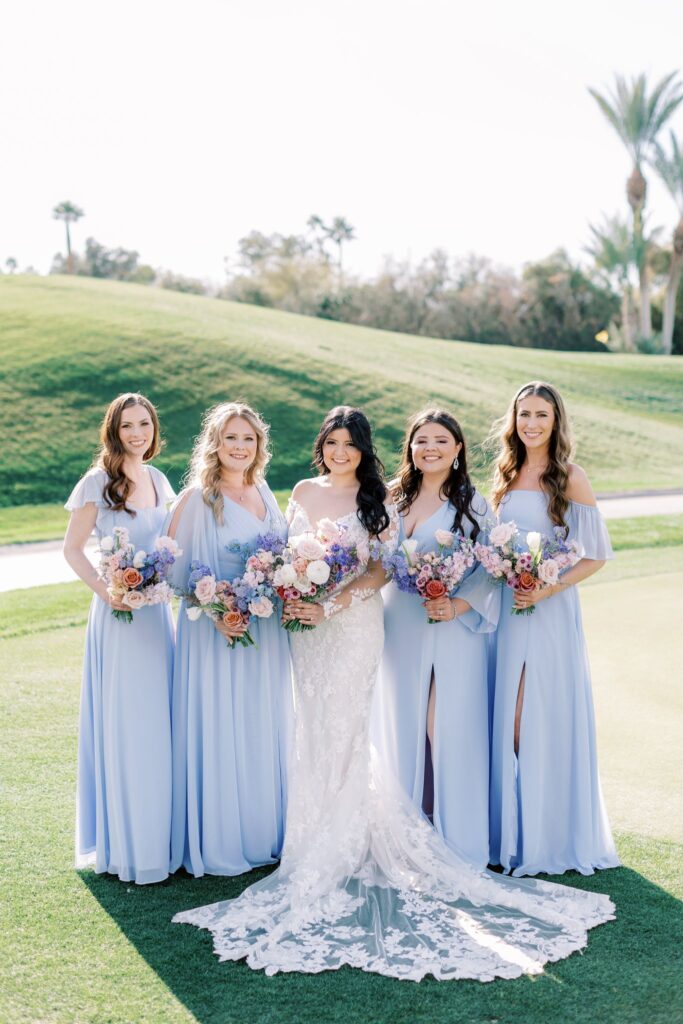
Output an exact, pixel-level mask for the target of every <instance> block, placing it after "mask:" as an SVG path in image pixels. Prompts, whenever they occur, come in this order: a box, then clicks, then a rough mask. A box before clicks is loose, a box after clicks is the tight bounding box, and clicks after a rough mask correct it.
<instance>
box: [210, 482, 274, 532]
mask: <svg viewBox="0 0 683 1024" xmlns="http://www.w3.org/2000/svg"><path fill="white" fill-rule="evenodd" d="M256 490H257V492H258V496H259V498H260V499H261V501H262V502H263V507H264V509H265V512H266V514H265V516H264V517H263V519H261V518H260V517H259V516H257V515H256V513H255V512H252V511H251V509H250V508H247V507H246V505H242V504H241V502H239V501H235V499H234V498H231V497H230V495H229V494H225V492H224V491H221V494H222V496H223V501H225V499H226V498H227V499H228V501H229V502H230V504H231V505H234V506H235V508H241V509H242V511H243V512H246V513H247V514H248V515H250V516H251V517H252V519H255V520H256V522H257V523H260V524H261V526H264V525H265V524H266V523H267V522H268V517H269V516H270V509H269V508H268V505H267V503H266V499H265V498H264V497H263V495H262V494H261V489H260V487H259V486H258V485H257V486H256Z"/></svg>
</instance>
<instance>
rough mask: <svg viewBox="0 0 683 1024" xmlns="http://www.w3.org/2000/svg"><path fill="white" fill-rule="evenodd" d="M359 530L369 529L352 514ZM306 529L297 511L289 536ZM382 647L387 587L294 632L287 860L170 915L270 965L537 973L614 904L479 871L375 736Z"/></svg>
mask: <svg viewBox="0 0 683 1024" xmlns="http://www.w3.org/2000/svg"><path fill="white" fill-rule="evenodd" d="M350 528H351V529H353V530H360V531H362V527H360V524H359V523H358V521H357V519H356V518H355V517H354V518H353V520H352V522H351V527H350ZM308 529H310V524H309V523H308V518H307V516H306V515H305V512H304V510H303V509H301V507H300V506H296V508H295V511H294V516H293V519H292V524H291V528H290V533H295V532H304V531H306V530H308ZM362 532H363V533H364V531H362ZM365 540H366V541H367V535H365ZM382 643H383V612H382V601H381V598H380V596H379V594H377V593H375V594H374V596H370V597H368V598H367V600H364V601H363V602H362V603H360V604H359V603H356V602H354V603H353V604H352V605H351V607H350V608H348V609H346V610H345V611H344V612H343V613H341V614H339V615H336V616H334V617H332V618H330V619H328V620H327V621H325V622H324V623H323V624H322V625H320V626H318V627H317V628H316V629H315V630H313V631H311V632H310V633H298V634H295V635H294V636H293V637H292V658H293V663H294V679H295V700H296V737H295V747H294V754H293V760H292V764H291V766H290V775H289V779H290V782H289V804H288V812H287V830H286V837H285V846H284V850H283V855H282V862H281V864H280V867H279V868H278V869H277V870H276V871H274V872H273V873H272V874H271V875H269V876H268V877H267V878H265V879H262V880H261V881H259V882H257V883H255V884H254V885H252V886H250V887H249V888H248V889H246V890H245V891H244V892H243V893H242V895H241V896H239V897H238V898H237V899H234V900H228V901H226V902H221V903H214V904H211V905H210V906H205V907H199V908H197V909H195V910H188V911H184V912H183V913H180V914H177V915H176V916H175V917H174V918H173V920H174V921H175V922H177V923H185V924H193V925H196V926H197V927H200V928H205V929H207V930H209V931H210V932H211V933H212V935H213V940H214V950H215V952H216V954H217V955H218V956H219V958H220V959H221V960H240V959H242V958H246V961H247V963H248V965H249V966H250V967H252V968H255V969H263V970H265V972H266V973H267V974H275V973H277V972H278V971H299V972H304V973H317V972H319V971H324V970H335V969H337V968H339V967H341V966H343V965H344V964H348V965H349V966H351V967H357V968H360V969H361V970H364V971H373V972H375V973H378V974H383V975H387V976H390V977H394V978H405V979H411V980H413V981H419V980H420V979H421V978H423V977H425V975H428V974H432V975H434V977H435V978H437V979H441V980H446V979H456V978H470V979H477V980H479V981H491V980H493V979H494V978H496V977H499V978H513V977H517V976H519V975H521V974H524V973H527V974H536V973H539V972H540V971H541V970H542V968H543V964H545V963H547V962H549V961H554V960H560V959H562V958H564V957H566V956H569V954H570V953H573V952H574V951H575V950H578V949H581V948H582V947H583V946H585V945H586V941H587V931H588V930H589V929H590V928H593V927H595V926H596V925H599V924H602V923H603V922H605V921H609V920H611V919H612V918H613V917H614V906H613V904H612V902H611V900H610V899H609V897H607V896H604V895H601V894H597V893H590V892H585V891H582V890H577V889H572V888H569V887H567V886H562V885H555V884H552V883H550V882H543V881H540V880H538V879H518V878H508V877H503V876H500V875H495V874H492V873H490V872H488V871H482V870H479V869H478V868H476V867H474V866H473V865H471V864H469V863H468V862H467V861H466V860H464V859H462V858H460V857H458V856H457V855H456V854H454V853H453V852H452V850H450V849H449V848H448V847H447V846H446V845H445V843H444V842H443V840H442V839H441V837H440V836H439V835H438V833H437V832H436V831H435V830H434V829H433V828H432V826H431V825H430V824H429V822H428V821H427V820H426V818H424V816H423V815H422V814H421V813H420V812H419V810H417V809H416V808H415V807H414V805H413V804H412V803H411V801H410V800H409V799H408V797H407V796H406V795H405V794H404V793H403V792H402V791H401V789H400V787H399V786H398V783H396V782H395V781H394V780H393V779H392V778H390V777H389V776H387V774H386V773H385V772H384V769H383V767H382V765H381V764H380V763H379V760H378V758H377V755H376V753H375V751H374V749H373V748H371V747H370V745H369V741H368V722H369V714H370V701H371V697H372V689H373V685H374V681H375V677H376V673H377V668H378V664H379V658H380V655H381V650H382Z"/></svg>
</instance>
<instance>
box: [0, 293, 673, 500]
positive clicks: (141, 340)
mask: <svg viewBox="0 0 683 1024" xmlns="http://www.w3.org/2000/svg"><path fill="white" fill-rule="evenodd" d="M0 357H1V360H0V433H1V434H2V438H3V443H2V448H1V449H0V505H4V506H8V505H21V504H33V503H38V502H49V501H53V502H54V501H61V500H63V499H64V497H65V496H66V495H67V494H68V492H69V489H70V488H71V486H72V485H73V483H74V482H75V480H76V479H77V478H78V477H79V476H80V474H81V473H83V471H84V470H85V469H86V468H87V467H88V465H89V463H90V460H91V457H92V453H93V450H94V448H95V446H96V439H97V428H98V424H99V422H100V420H101V417H102V413H103V410H104V408H105V406H106V404H107V403H108V401H109V400H110V399H111V398H112V397H113V396H115V395H116V394H118V393H119V392H120V391H126V390H138V389H139V390H141V391H144V392H145V393H146V394H147V395H149V397H150V398H152V400H153V401H154V402H155V403H156V405H157V407H158V409H159V412H160V416H161V419H162V427H163V431H164V435H165V437H166V441H167V446H166V450H165V452H164V454H163V457H162V458H161V459H160V461H159V465H160V467H161V468H162V469H164V470H166V471H167V472H168V473H169V475H170V477H171V479H172V481H173V482H174V483H176V484H177V483H178V481H179V479H180V477H181V476H182V474H183V472H184V471H185V468H186V465H187V458H188V453H189V451H190V448H191V445H192V440H193V438H194V437H195V435H196V433H197V431H198V427H199V423H200V418H201V414H202V411H203V410H204V409H205V408H206V407H207V406H208V405H211V404H212V403H214V402H217V401H221V400H226V399H233V398H238V397H239V398H243V399H246V400H247V401H249V402H251V403H252V404H253V405H254V406H256V407H257V408H258V409H259V410H260V411H261V412H262V413H263V414H264V416H265V417H266V418H267V419H268V420H269V422H270V423H271V424H272V428H273V448H274V459H273V463H272V467H271V472H270V476H269V479H270V482H271V484H272V486H274V487H288V486H290V485H291V484H292V483H293V482H294V481H295V480H296V479H298V478H299V477H300V476H301V475H304V474H306V473H307V472H308V464H309V459H310V448H311V443H312V440H313V437H314V435H315V432H316V430H317V428H318V425H319V423H320V419H321V417H322V415H323V414H324V413H325V412H326V411H327V410H328V409H329V408H330V407H331V406H333V405H336V404H338V403H340V402H347V403H350V404H359V405H362V406H363V408H364V409H365V410H366V412H367V413H368V415H369V416H370V418H371V420H372V422H373V423H374V425H375V427H376V432H377V440H378V444H379V448H380V451H381V454H382V456H383V458H384V459H385V460H386V462H387V464H388V467H389V468H392V467H393V465H395V458H396V453H397V449H398V446H399V443H400V439H401V437H402V434H403V428H404V424H405V420H406V417H407V416H408V414H409V413H411V412H413V411H414V410H416V409H417V408H419V407H420V406H422V405H423V404H425V403H426V402H438V403H440V404H443V405H445V406H446V407H447V408H449V409H451V410H452V411H453V412H454V413H455V414H456V416H457V417H458V419H459V420H460V421H461V423H462V425H463V428H464V429H465V432H466V434H467V437H468V439H469V441H470V444H471V445H472V443H474V442H481V440H482V439H483V438H484V437H485V436H486V434H487V432H488V430H489V427H490V424H491V421H492V420H493V419H494V418H495V417H498V416H500V415H502V413H503V412H504V410H505V408H506V406H507V403H508V401H509V399H510V397H511V395H512V393H513V392H514V390H515V389H516V388H517V387H518V386H519V385H520V384H522V383H524V381H526V380H529V379H532V378H537V377H540V378H545V379H548V380H550V381H551V382H553V383H554V384H556V385H557V386H558V387H559V388H560V389H561V390H562V392H563V393H564V395H565V397H566V399H567V402H568V405H569V408H570V412H571V414H572V418H573V421H574V425H575V430H576V435H577V441H578V458H579V461H580V462H581V463H582V464H583V465H584V466H585V468H586V469H587V471H588V473H589V475H590V476H591V479H592V482H593V485H594V486H595V488H596V489H597V490H600V491H612V490H621V489H628V488H646V487H673V486H683V459H681V457H680V452H681V451H683V415H682V414H683V359H675V358H665V357H647V358H646V357H642V356H625V355H594V354H588V353H585V354H584V353H558V352H548V351H540V350H528V349H527V350H519V349H512V348H506V347H499V346H484V345H472V344H466V343H462V342H451V341H439V340H432V339H425V338H415V337H411V336H408V335H401V334H392V333H389V332H385V331H377V330H369V329H364V328H359V327H352V326H348V325H345V324H338V323H332V322H329V321H324V320H318V319H314V318H309V317H301V316H295V315H292V314H288V313H280V312H276V311H273V310H266V309H262V308H259V307H253V306H246V305H238V304H234V303H227V302H221V301H218V300H214V299H207V298H204V297H200V296H192V295H180V294H177V293H174V292H170V291H163V290H157V289H152V288H145V287H142V286H138V285H127V284H120V283H116V282H110V281H97V280H92V279H87V278H67V277H49V278H39V277H23V276H22V277H9V276H6V277H2V278H0ZM486 473H487V467H486V459H485V456H484V454H483V453H482V452H479V453H477V455H476V466H475V475H476V476H477V478H478V479H479V481H480V482H481V481H483V480H484V479H485V477H486Z"/></svg>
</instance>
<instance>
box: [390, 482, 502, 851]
mask: <svg viewBox="0 0 683 1024" xmlns="http://www.w3.org/2000/svg"><path fill="white" fill-rule="evenodd" d="M474 509H475V516H476V518H477V520H478V522H479V525H480V526H483V522H484V519H485V517H486V512H487V506H486V502H485V500H484V498H482V497H481V495H476V496H475V500H474ZM454 516H455V509H454V508H453V506H452V505H451V504H449V503H448V502H444V503H443V504H442V506H441V508H440V509H438V510H437V511H436V512H435V513H434V514H433V515H432V516H430V517H429V519H427V520H425V522H423V523H421V524H420V525H419V526H418V527H417V528H416V529H415V531H414V533H413V535H412V539H413V540H416V541H418V542H419V549H420V550H421V551H434V550H436V549H437V548H438V544H437V542H436V538H435V536H434V534H435V531H436V530H450V528H451V526H452V524H453V519H454ZM463 528H464V530H465V533H466V534H467V535H469V531H470V529H471V524H470V523H469V520H468V519H467V518H466V517H465V518H464V519H463ZM483 536H484V535H483V534H481V533H480V535H479V539H483ZM405 539H406V536H405V527H404V523H403V519H402V518H401V519H400V535H399V544H400V543H402V542H403V541H404V540H405ZM382 596H383V598H384V629H385V644H384V652H383V655H382V663H381V667H380V673H379V679H378V682H377V687H376V690H375V702H374V706H373V719H372V735H373V741H374V743H375V745H376V746H377V748H378V750H379V751H380V754H381V755H382V757H383V759H384V760H385V762H386V763H387V764H388V766H390V767H391V769H392V770H393V772H394V774H395V775H396V776H397V777H398V779H399V780H400V782H401V785H402V786H403V788H404V789H405V790H406V792H407V793H408V794H409V795H410V796H411V798H412V800H413V802H414V803H415V804H417V805H418V806H422V802H423V788H424V785H425V760H426V757H425V752H426V750H427V742H428V741H427V731H426V729H427V704H428V700H429V688H430V682H431V678H432V671H433V672H434V686H435V689H436V706H435V716H434V743H433V746H432V750H431V759H432V766H433V821H434V825H435V827H436V828H437V830H438V831H439V832H440V833H441V835H442V836H443V838H444V839H445V840H446V842H447V843H448V844H449V845H450V846H451V847H452V848H453V849H454V850H455V851H456V852H458V853H460V854H462V855H463V856H464V857H466V858H467V859H468V860H470V861H472V862H473V863H475V864H477V865H479V866H481V867H485V866H486V864H487V863H488V854H489V820H488V814H489V807H488V793H489V692H488V680H487V634H488V633H490V632H491V631H492V630H494V629H495V628H496V622H497V621H498V611H499V608H500V588H499V587H497V586H496V585H495V584H493V583H492V582H491V580H490V577H489V576H488V575H487V574H486V573H485V572H484V570H483V569H482V568H481V566H477V567H476V568H474V569H473V570H470V572H469V574H468V576H467V577H466V578H465V579H464V580H463V582H462V583H461V584H460V586H459V588H458V591H457V596H458V597H461V598H462V599H463V600H465V601H468V602H469V603H470V604H471V605H472V609H471V610H470V611H468V612H466V613H465V614H464V615H461V616H460V617H459V618H457V619H454V620H453V621H452V622H439V623H430V622H429V621H428V619H427V614H426V612H425V609H424V607H423V605H422V601H421V599H420V598H418V597H417V596H416V595H414V594H406V593H404V592H402V591H400V590H399V589H398V588H397V586H396V585H395V584H394V583H390V584H389V585H388V586H386V587H385V588H384V589H383V591H382ZM428 774H429V773H428ZM429 781H431V780H429Z"/></svg>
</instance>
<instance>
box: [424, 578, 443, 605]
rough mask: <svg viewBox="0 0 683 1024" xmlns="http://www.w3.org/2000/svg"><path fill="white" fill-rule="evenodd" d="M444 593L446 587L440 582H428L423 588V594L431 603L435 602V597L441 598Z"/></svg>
mask: <svg viewBox="0 0 683 1024" xmlns="http://www.w3.org/2000/svg"><path fill="white" fill-rule="evenodd" d="M445 593H446V587H445V585H444V584H443V583H442V582H441V580H430V581H429V583H428V584H427V586H426V587H425V594H426V595H427V597H428V598H430V600H432V601H435V600H436V599H437V597H443V596H444V594H445Z"/></svg>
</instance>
